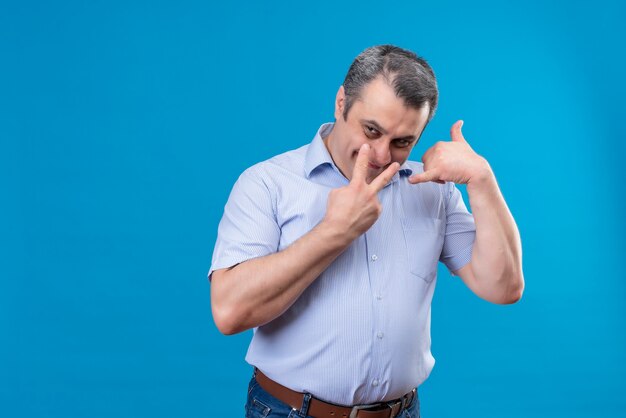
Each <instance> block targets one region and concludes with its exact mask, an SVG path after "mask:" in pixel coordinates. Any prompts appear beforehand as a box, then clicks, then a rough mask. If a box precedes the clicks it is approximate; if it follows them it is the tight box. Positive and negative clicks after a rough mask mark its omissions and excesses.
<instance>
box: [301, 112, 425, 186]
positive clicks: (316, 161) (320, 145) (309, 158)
mask: <svg viewBox="0 0 626 418" xmlns="http://www.w3.org/2000/svg"><path fill="white" fill-rule="evenodd" d="M333 126H335V124H334V123H333V122H329V123H324V124H323V125H322V126H320V128H319V129H318V130H317V133H316V134H315V138H313V141H312V142H311V143H310V144H309V148H308V149H307V153H306V157H305V160H304V172H305V174H306V176H307V178H310V177H311V173H313V171H315V169H316V168H318V167H321V166H323V165H329V166H330V167H334V168H335V170H337V172H340V171H339V169H338V168H337V167H336V166H335V163H334V162H333V159H332V157H331V156H330V153H329V152H328V149H327V148H326V144H324V138H326V137H327V136H328V134H329V133H330V131H332V130H333ZM412 173H413V170H412V169H411V167H410V166H409V164H408V161H405V162H404V164H402V165H401V166H400V170H399V171H398V173H397V174H395V175H394V176H393V177H392V179H391V182H392V183H393V182H394V181H397V180H398V177H399V176H400V175H403V176H410V175H411V174H412Z"/></svg>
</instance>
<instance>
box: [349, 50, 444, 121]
mask: <svg viewBox="0 0 626 418" xmlns="http://www.w3.org/2000/svg"><path fill="white" fill-rule="evenodd" d="M379 75H382V76H383V77H384V79H385V81H386V82H387V83H388V84H389V85H390V86H391V87H393V89H394V91H395V93H396V96H398V97H399V98H401V99H402V100H404V103H405V105H407V106H410V107H412V108H414V109H421V108H422V107H423V106H424V105H428V107H429V110H428V121H430V120H431V119H432V118H433V116H434V114H435V109H436V108H437V100H438V97H439V91H438V89H437V80H436V79H435V73H434V72H433V69H432V68H431V67H430V65H428V63H427V62H426V60H424V59H423V58H421V57H418V56H417V55H416V54H415V53H414V52H411V51H408V50H406V49H402V48H399V47H397V46H393V45H377V46H373V47H370V48H367V49H366V50H365V51H363V52H361V53H360V54H359V55H358V56H357V57H356V58H355V59H354V61H353V62H352V65H350V69H349V70H348V74H346V78H345V80H344V81H343V88H344V92H345V95H346V99H345V107H344V110H343V119H344V120H346V119H347V117H348V112H349V111H350V108H351V107H352V105H353V104H354V102H355V101H356V100H358V99H359V98H360V95H361V91H362V90H363V88H364V87H365V86H366V85H367V84H368V83H370V82H371V81H372V80H374V79H375V78H376V77H378V76H379Z"/></svg>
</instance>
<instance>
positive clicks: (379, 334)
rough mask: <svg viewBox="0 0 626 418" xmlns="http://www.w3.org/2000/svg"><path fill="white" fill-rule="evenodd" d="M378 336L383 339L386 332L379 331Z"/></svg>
mask: <svg viewBox="0 0 626 418" xmlns="http://www.w3.org/2000/svg"><path fill="white" fill-rule="evenodd" d="M376 336H377V337H378V338H379V339H382V338H383V337H384V336H385V334H384V333H382V332H379V333H378V334H376Z"/></svg>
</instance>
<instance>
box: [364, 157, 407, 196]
mask: <svg viewBox="0 0 626 418" xmlns="http://www.w3.org/2000/svg"><path fill="white" fill-rule="evenodd" d="M398 170H400V164H398V163H397V162H395V161H394V162H393V163H391V164H390V165H389V167H387V168H386V169H385V171H383V172H382V173H380V174H379V175H378V176H376V178H375V179H374V180H372V182H371V183H370V186H371V187H373V188H374V190H376V192H377V193H378V192H379V191H381V190H382V189H383V187H385V186H386V185H387V183H389V181H391V178H392V177H393V176H394V175H395V174H396V173H397V172H398Z"/></svg>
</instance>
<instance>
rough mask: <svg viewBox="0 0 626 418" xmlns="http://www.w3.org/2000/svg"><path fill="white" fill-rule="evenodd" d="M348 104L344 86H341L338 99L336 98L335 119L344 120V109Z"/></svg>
mask: <svg viewBox="0 0 626 418" xmlns="http://www.w3.org/2000/svg"><path fill="white" fill-rule="evenodd" d="M345 104H346V94H345V92H344V90H343V86H339V90H337V97H335V119H337V120H339V119H343V108H344V106H345Z"/></svg>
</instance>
